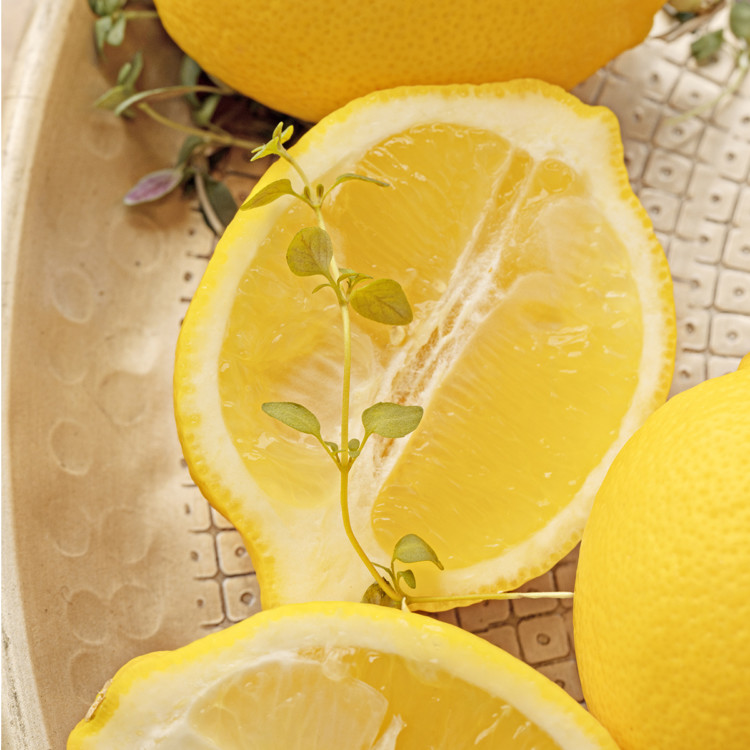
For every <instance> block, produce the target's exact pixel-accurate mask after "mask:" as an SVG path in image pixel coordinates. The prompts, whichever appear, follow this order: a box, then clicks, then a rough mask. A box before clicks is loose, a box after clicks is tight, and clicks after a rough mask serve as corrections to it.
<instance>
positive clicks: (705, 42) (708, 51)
mask: <svg viewBox="0 0 750 750" xmlns="http://www.w3.org/2000/svg"><path fill="white" fill-rule="evenodd" d="M723 43H724V31H723V29H717V30H716V31H711V32H709V33H708V34H704V35H703V36H702V37H699V38H698V39H696V40H695V41H694V42H693V43H692V44H691V45H690V52H691V53H692V55H693V57H694V58H695V60H696V62H697V63H698V64H699V65H703V64H704V63H707V62H709V61H710V60H711V59H713V58H714V57H715V56H716V53H717V52H718V51H719V49H721V45H722V44H723Z"/></svg>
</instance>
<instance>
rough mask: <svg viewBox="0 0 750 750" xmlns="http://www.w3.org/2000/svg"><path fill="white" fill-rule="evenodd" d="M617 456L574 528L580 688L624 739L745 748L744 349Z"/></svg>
mask: <svg viewBox="0 0 750 750" xmlns="http://www.w3.org/2000/svg"><path fill="white" fill-rule="evenodd" d="M743 365H744V366H741V367H740V369H739V370H738V371H737V372H733V373H730V374H727V375H723V376H721V377H717V378H713V379H711V380H708V381H706V382H704V383H702V384H700V385H698V386H696V387H694V388H691V389H690V390H688V391H685V392H684V393H681V394H679V395H677V396H674V397H673V398H672V399H671V400H669V401H668V402H667V403H666V404H665V405H664V406H662V407H661V408H659V409H658V410H657V411H656V412H654V413H653V414H652V415H651V416H650V417H649V418H648V419H647V420H646V422H645V423H644V425H643V426H642V427H641V428H640V430H638V431H637V432H636V433H635V434H634V435H633V437H632V438H631V439H630V440H629V441H628V443H626V445H625V447H624V448H623V449H622V451H621V452H620V453H619V454H618V456H617V458H616V459H615V461H614V462H613V464H612V466H611V467H610V470H609V472H608V474H607V476H606V478H605V480H604V482H603V484H602V485H601V488H600V490H599V493H598V495H597V497H596V500H595V501H594V507H593V511H592V513H591V516H590V518H589V521H588V524H587V526H586V529H585V531H584V534H583V541H582V544H581V550H580V560H579V567H578V576H577V579H576V590H575V599H574V629H575V643H576V653H577V659H578V665H579V669H580V673H581V682H582V685H583V693H584V696H585V698H586V701H587V704H588V707H589V709H590V710H591V712H592V713H593V714H594V716H596V717H597V718H598V719H599V720H600V721H601V722H602V724H604V726H606V727H607V729H609V731H610V732H611V734H612V736H613V737H614V739H615V741H616V742H617V743H618V745H619V746H620V747H621V748H622V750H747V749H748V748H750V361H748V357H746V358H745V360H744V361H743Z"/></svg>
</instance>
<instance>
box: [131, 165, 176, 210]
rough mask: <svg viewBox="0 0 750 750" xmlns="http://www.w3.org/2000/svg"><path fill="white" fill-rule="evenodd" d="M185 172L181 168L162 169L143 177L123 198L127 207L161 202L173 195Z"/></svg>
mask: <svg viewBox="0 0 750 750" xmlns="http://www.w3.org/2000/svg"><path fill="white" fill-rule="evenodd" d="M183 176H184V172H183V170H182V169H180V168H173V169H160V170H158V171H156V172H151V173H150V174H147V175H146V176H145V177H142V178H141V179H140V180H139V181H138V182H137V183H136V184H135V185H134V186H133V187H132V188H131V189H130V190H129V191H128V193H127V195H126V196H125V197H124V198H123V203H124V204H125V205H126V206H138V205H140V204H141V203H150V202H151V201H156V200H159V198H163V197H164V196H165V195H168V194H169V193H171V192H172V191H173V190H174V189H175V188H176V187H177V186H178V185H179V184H180V183H181V182H182V178H183Z"/></svg>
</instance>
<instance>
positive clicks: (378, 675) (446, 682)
mask: <svg viewBox="0 0 750 750" xmlns="http://www.w3.org/2000/svg"><path fill="white" fill-rule="evenodd" d="M415 682H416V683H418V687H417V686H416V685H415ZM188 723H189V726H190V729H191V730H192V733H194V734H197V735H198V736H199V737H205V738H207V739H208V738H210V740H211V741H212V742H214V743H215V746H216V747H222V748H232V750H272V749H273V750H275V749H276V748H282V747H283V748H286V749H288V750H294V749H295V748H303V747H304V748H305V750H330V748H333V747H346V748H350V749H351V750H370V748H382V749H383V750H394V749H397V750H410V748H413V749H414V750H424V749H425V748H434V750H439V749H443V748H445V750H448V748H450V749H451V750H453V748H458V747H467V746H469V745H471V746H472V747H476V748H479V749H480V750H489V749H490V748H498V749H499V748H504V749H505V748H507V750H511V749H512V750H532V748H533V749H534V750H552V749H553V748H559V747H560V746H559V745H558V743H556V742H554V741H553V740H552V739H551V738H550V736H549V735H548V734H547V732H545V731H543V730H542V729H540V728H539V727H538V726H537V725H536V724H534V723H533V722H531V721H530V720H528V719H527V718H526V717H525V716H524V715H523V714H522V713H521V712H519V711H518V710H517V709H516V708H514V707H513V706H511V705H509V704H508V703H507V702H506V701H504V700H502V699H501V698H497V697H495V696H492V695H489V694H488V693H487V692H485V691H483V690H482V689H481V688H478V687H476V686H475V685H472V684H470V683H468V682H466V681H465V680H462V679H460V678H458V677H455V676H453V675H451V674H450V673H449V672H447V671H445V670H443V669H440V668H438V667H435V666H433V665H429V664H422V663H418V662H415V661H412V660H408V659H405V658H403V657H401V656H397V655H394V654H387V653H380V652H374V651H367V650H364V649H358V648H342V647H338V648H314V649H308V650H307V651H305V652H303V653H299V654H295V655H294V656H293V657H292V658H291V659H287V660H283V661H282V660H269V661H267V662H265V663H263V664H260V665H255V666H253V667H251V668H248V669H246V670H243V671H242V672H239V673H236V674H234V675H232V676H231V677H228V678H227V679H225V680H223V681H222V682H221V684H220V685H218V686H216V687H214V688H212V689H211V690H210V691H207V692H206V693H204V694H203V696H201V699H200V700H199V701H197V702H196V703H195V704H194V705H193V707H192V708H191V710H190V713H189V716H188ZM378 743H380V744H378Z"/></svg>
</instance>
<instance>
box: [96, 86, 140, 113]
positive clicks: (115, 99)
mask: <svg viewBox="0 0 750 750" xmlns="http://www.w3.org/2000/svg"><path fill="white" fill-rule="evenodd" d="M130 97H131V92H129V91H127V90H126V89H125V88H124V87H123V86H120V85H118V86H114V87H112V88H111V89H109V91H105V92H104V93H103V94H102V95H101V96H100V97H99V98H98V99H97V100H96V101H95V102H94V106H95V107H96V108H97V109H108V110H111V111H112V112H115V111H116V110H117V108H118V107H119V106H120V105H121V104H122V103H123V102H126V101H127V100H128V99H130ZM120 114H121V115H124V116H125V117H132V116H133V111H132V110H130V109H126V110H125V111H123V112H120Z"/></svg>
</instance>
